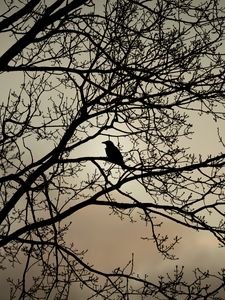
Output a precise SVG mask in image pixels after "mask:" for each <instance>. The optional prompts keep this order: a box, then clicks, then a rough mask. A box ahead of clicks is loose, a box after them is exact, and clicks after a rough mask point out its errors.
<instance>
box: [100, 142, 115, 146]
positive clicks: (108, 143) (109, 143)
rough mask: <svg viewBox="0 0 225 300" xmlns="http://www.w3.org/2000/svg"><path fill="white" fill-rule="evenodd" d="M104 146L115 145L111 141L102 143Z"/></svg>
mask: <svg viewBox="0 0 225 300" xmlns="http://www.w3.org/2000/svg"><path fill="white" fill-rule="evenodd" d="M102 144H106V146H107V145H108V146H110V145H114V144H113V142H111V141H104V142H102Z"/></svg>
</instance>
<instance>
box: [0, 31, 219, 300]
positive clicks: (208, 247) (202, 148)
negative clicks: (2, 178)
mask: <svg viewBox="0 0 225 300" xmlns="http://www.w3.org/2000/svg"><path fill="white" fill-rule="evenodd" d="M5 37H6V36H4V37H1V45H0V54H1V53H2V52H3V50H2V49H3V48H4V47H5V46H7V44H8V40H7V39H5ZM0 86H1V101H6V100H7V95H8V92H9V91H10V90H11V89H12V90H13V89H17V88H19V86H20V74H18V73H14V74H1V75H0ZM191 121H192V122H193V130H194V131H195V133H194V135H193V138H192V140H183V141H182V144H183V145H185V146H187V147H190V150H189V151H190V152H192V151H193V152H195V153H198V154H201V155H202V156H203V157H204V156H206V155H207V154H209V153H211V154H214V155H217V154H218V153H220V152H221V151H223V150H224V149H223V147H222V145H221V144H219V143H218V137H217V127H218V126H219V127H220V128H222V122H220V121H218V122H217V123H215V122H213V121H212V120H210V119H209V117H203V116H199V115H198V114H197V113H196V114H193V116H192V118H191ZM223 128H224V126H223ZM221 136H222V138H223V139H224V142H225V129H224V130H222V129H221ZM105 139H106V138H105V137H99V138H98V139H96V141H95V143H94V144H93V142H91V143H92V146H91V147H87V145H85V146H84V147H80V152H76V156H105V150H104V148H105V146H104V145H103V144H102V143H101V142H102V141H103V140H105ZM112 140H113V139H112ZM114 142H115V143H117V140H114ZM120 143H121V145H123V152H124V153H126V155H127V157H128V158H129V144H127V143H126V140H124V139H123V138H121V139H120ZM34 151H37V153H36V154H37V156H40V155H42V154H44V153H45V152H46V151H48V148H47V144H46V147H43V144H41V143H37V144H35V145H34ZM137 189H138V187H137ZM134 192H135V193H139V194H141V193H142V191H141V189H140V191H139V190H138V191H137V190H136V191H134ZM143 198H144V194H143ZM67 221H68V222H67V223H69V221H72V222H73V224H72V226H71V228H70V230H69V232H68V235H67V242H68V243H71V242H72V243H74V245H75V246H76V247H77V249H78V250H80V251H81V250H86V249H88V252H87V254H86V261H88V262H89V263H90V264H93V265H94V266H95V267H96V268H99V270H101V271H106V272H108V271H110V270H111V269H112V268H116V267H119V266H125V265H126V263H127V262H128V261H129V260H130V258H131V255H132V253H134V254H135V256H134V259H135V270H136V272H137V273H139V274H144V273H149V274H150V278H152V277H154V278H156V276H159V275H163V276H165V274H166V272H170V273H172V272H173V270H174V268H175V266H176V265H179V266H184V267H185V270H188V272H187V274H186V276H189V277H190V278H191V277H192V269H193V268H194V267H202V268H203V269H205V270H207V269H210V270H212V271H214V272H217V271H219V270H220V268H221V267H224V265H223V263H221V262H224V261H225V251H224V249H222V248H219V247H218V243H217V241H216V240H215V238H213V237H212V235H210V234H209V233H202V232H196V231H192V230H190V229H184V228H182V227H181V226H178V225H176V224H172V223H169V222H166V223H165V224H164V226H163V229H162V232H166V233H168V235H169V236H171V238H173V236H175V235H179V236H182V240H181V241H180V243H179V245H177V246H176V248H175V250H174V253H175V254H176V255H177V257H178V258H179V259H178V260H175V261H169V260H164V259H163V258H162V256H161V255H159V254H158V252H157V250H156V248H155V245H154V244H153V243H152V242H150V241H145V240H143V239H141V237H142V236H147V235H148V233H149V232H150V229H149V228H146V226H145V225H144V224H142V223H141V222H136V223H133V224H131V223H129V222H128V221H127V220H124V221H121V220H120V219H119V218H118V217H116V216H114V215H110V211H109V210H108V209H104V208H94V207H89V208H85V209H84V210H82V211H81V212H78V213H75V214H74V215H73V216H72V217H70V218H69V219H68V220H67ZM21 267H23V265H21V266H19V267H18V269H20V268H21ZM12 274H17V272H16V271H15V270H14V269H12V268H11V267H8V268H7V270H4V271H1V273H0V289H1V291H2V293H6V294H5V295H7V293H8V291H7V289H6V284H5V282H4V279H5V278H7V277H8V276H10V275H12ZM77 294H78V295H79V297H80V298H79V299H80V300H83V299H85V293H84V292H81V294H80V291H79V288H78V287H74V288H73V289H72V292H71V296H70V298H69V299H70V300H74V297H75V296H77ZM4 297H5V298H2V299H3V300H7V299H8V298H7V296H4ZM82 297H83V299H82Z"/></svg>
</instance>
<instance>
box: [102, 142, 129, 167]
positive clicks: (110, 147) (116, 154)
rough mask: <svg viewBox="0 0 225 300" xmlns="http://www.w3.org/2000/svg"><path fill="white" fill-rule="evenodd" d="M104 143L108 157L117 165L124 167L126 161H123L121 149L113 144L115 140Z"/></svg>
mask: <svg viewBox="0 0 225 300" xmlns="http://www.w3.org/2000/svg"><path fill="white" fill-rule="evenodd" d="M102 143H103V144H105V145H106V148H105V152H106V155H107V157H108V159H109V160H110V161H111V162H112V163H115V164H117V165H120V166H122V167H124V166H125V163H124V161H123V156H122V154H121V152H120V150H119V149H118V148H117V147H116V146H115V145H114V144H113V142H111V141H105V142H102Z"/></svg>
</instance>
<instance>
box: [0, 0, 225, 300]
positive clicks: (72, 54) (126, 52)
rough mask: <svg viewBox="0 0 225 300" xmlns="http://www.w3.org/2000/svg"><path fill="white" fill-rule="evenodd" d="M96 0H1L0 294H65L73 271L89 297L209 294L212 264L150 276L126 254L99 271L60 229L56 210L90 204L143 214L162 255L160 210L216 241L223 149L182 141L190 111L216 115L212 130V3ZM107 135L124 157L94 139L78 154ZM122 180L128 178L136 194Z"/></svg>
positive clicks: (222, 66)
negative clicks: (1, 271)
mask: <svg viewBox="0 0 225 300" xmlns="http://www.w3.org/2000/svg"><path fill="white" fill-rule="evenodd" d="M103 2H104V1H97V0H96V1H85V0H53V1H49V0H30V1H28V0H23V1H21V0H15V1H8V0H5V1H4V2H3V3H2V4H1V5H2V7H1V10H2V12H1V18H0V32H1V48H2V49H1V57H0V72H1V80H2V82H3V80H5V81H6V79H7V82H8V84H9V86H10V89H9V90H8V92H7V93H5V92H4V91H5V89H6V87H5V86H4V85H3V84H2V92H1V100H2V101H1V107H0V112H1V114H0V115H1V119H0V123H1V131H0V135H1V136H0V147H1V152H0V156H1V158H0V164H1V178H0V185H1V194H0V197H1V205H0V207H1V213H0V223H1V227H0V230H1V231H0V232H1V233H0V238H1V240H0V247H1V252H0V255H1V268H5V267H7V265H8V264H9V263H10V264H11V265H12V266H14V265H15V264H17V263H18V262H22V263H23V266H24V271H23V274H22V275H21V276H20V277H19V279H18V281H17V280H16V281H15V280H13V279H9V280H8V281H9V283H10V285H11V292H10V299H68V297H69V291H70V287H71V285H73V283H79V284H80V285H81V288H82V287H86V288H87V290H88V291H89V295H90V298H88V299H92V298H95V296H96V299H144V298H145V297H146V299H222V296H221V295H222V293H223V292H224V276H225V274H224V271H223V269H222V270H221V272H220V273H217V274H213V272H211V271H210V270H209V271H208V272H204V271H201V270H200V269H196V270H195V273H194V277H193V279H192V281H186V280H185V278H184V270H183V269H176V270H175V272H174V274H173V276H168V277H166V276H164V277H163V276H162V277H160V279H157V280H154V279H153V278H150V277H147V276H143V277H142V276H141V275H138V274H135V272H134V268H133V263H134V262H133V259H132V260H131V261H130V263H129V264H128V265H127V266H126V267H125V268H123V267H122V266H121V267H120V268H117V269H115V270H112V272H111V273H106V272H104V269H103V270H99V269H96V268H95V267H93V266H90V265H89V264H88V263H87V261H86V259H85V255H84V254H85V253H84V252H82V249H76V247H75V246H73V245H70V244H68V243H67V242H66V241H65V237H66V233H67V232H68V231H69V230H70V224H69V222H68V221H67V220H68V218H69V217H70V216H71V215H73V218H76V213H77V212H78V211H80V210H82V209H84V208H86V207H88V206H93V207H109V208H110V209H111V210H112V211H113V212H114V213H115V214H117V215H118V216H119V217H121V218H123V217H124V218H128V219H129V218H130V220H131V221H133V219H135V220H138V222H144V223H146V224H148V226H149V227H150V228H151V234H150V236H149V239H153V240H154V243H155V246H156V249H157V250H158V251H159V252H160V253H161V254H162V255H163V257H165V258H166V259H173V258H174V253H173V249H174V247H175V245H176V244H177V243H178V242H179V237H177V236H175V237H174V239H172V240H171V239H169V238H168V237H167V236H166V235H165V236H164V235H163V233H162V232H160V230H161V227H160V224H161V222H164V221H166V220H169V221H172V222H174V223H177V224H180V225H182V226H184V227H188V228H190V229H193V230H198V231H199V235H200V234H201V232H205V231H207V232H210V233H211V234H212V235H213V236H214V237H215V239H216V240H217V241H218V242H219V244H220V246H224V244H225V239H224V233H225V231H224V206H225V201H224V165H225V154H224V153H223V151H222V152H215V153H211V155H210V153H209V156H208V157H205V156H204V155H202V156H201V155H199V154H201V153H200V151H201V149H199V153H193V151H191V150H190V149H188V147H187V145H188V141H190V139H191V137H192V134H193V132H194V131H195V130H198V128H193V127H192V122H193V118H194V117H196V116H198V117H202V118H204V116H207V118H208V119H207V120H211V122H214V121H217V122H218V140H219V142H220V144H221V145H223V142H224V141H223V136H222V132H221V131H220V130H219V126H221V128H222V126H224V125H223V122H224V119H225V114H224V111H225V110H224V109H225V92H224V84H225V60H224V52H223V51H224V50H223V47H224V44H223V40H224V34H225V28H224V17H225V14H224V13H225V12H224V9H223V7H222V3H220V2H219V1H217V0H207V1H206V0H205V1H201V2H198V1H194V0H183V1H179V0H174V1H168V0H152V1H150V0H149V1H147V0H146V1H145V0H108V1H105V2H104V3H103ZM3 41H4V42H3ZM5 81H4V82H5ZM210 124H212V123H210ZM209 126H211V125H209ZM108 137H110V139H112V140H113V141H115V142H116V143H117V144H118V143H119V146H120V150H121V151H122V155H123V158H124V161H125V164H126V165H127V166H128V167H127V168H124V169H122V168H121V167H120V166H119V165H117V166H115V165H114V164H112V163H111V162H110V160H109V159H108V158H107V157H106V156H105V154H104V148H103V149H102V156H101V155H97V154H96V156H93V155H90V156H88V155H87V154H85V153H86V152H85V153H84V155H83V156H82V155H80V154H81V153H82V152H81V151H79V149H80V147H83V148H82V149H84V147H85V146H86V147H90V145H91V147H93V148H94V149H97V148H98V147H102V144H101V142H102V141H103V140H106V139H108ZM205 139H207V128H206V130H205ZM182 145H183V146H182ZM184 145H186V146H184ZM99 149H100V148H99ZM87 153H88V151H87ZM96 153H97V150H96ZM114 168H116V169H117V173H116V175H115V174H113V170H114ZM87 170H88V171H87ZM128 183H132V184H133V185H134V186H135V184H139V185H141V186H142V187H143V188H144V190H145V194H144V195H143V198H140V197H137V196H136V194H135V193H133V192H132V190H127V184H128ZM135 212H138V213H137V214H135ZM69 220H71V219H69ZM79 251H81V252H79ZM210 278H212V279H213V280H214V281H215V285H213V286H211V287H210V286H208V284H207V282H208V280H209V279H210ZM220 297H221V298H220Z"/></svg>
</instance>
